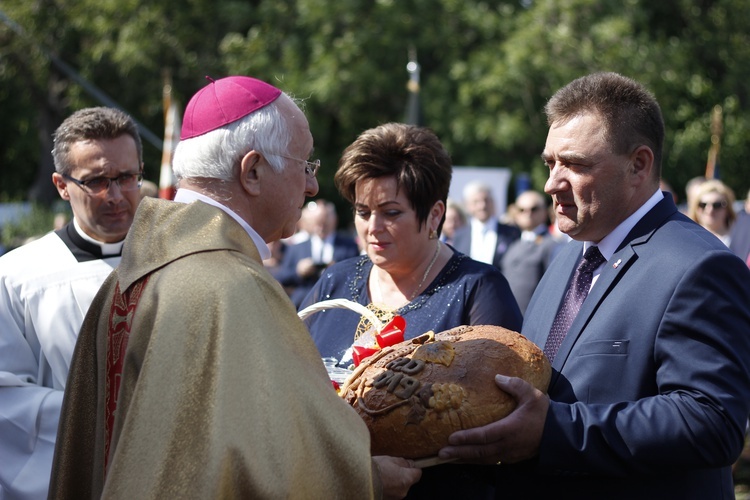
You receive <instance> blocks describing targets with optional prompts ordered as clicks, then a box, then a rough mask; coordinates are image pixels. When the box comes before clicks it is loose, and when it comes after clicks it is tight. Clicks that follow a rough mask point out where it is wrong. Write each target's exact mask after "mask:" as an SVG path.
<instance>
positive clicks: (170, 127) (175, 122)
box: [159, 73, 180, 200]
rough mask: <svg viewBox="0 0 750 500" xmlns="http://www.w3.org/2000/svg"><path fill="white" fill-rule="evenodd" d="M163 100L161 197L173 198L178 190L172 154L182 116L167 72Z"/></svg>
mask: <svg viewBox="0 0 750 500" xmlns="http://www.w3.org/2000/svg"><path fill="white" fill-rule="evenodd" d="M162 102H163V106H164V142H163V144H164V146H163V147H162V152H161V171H160V173H159V198H163V199H165V200H172V199H174V195H175V192H176V191H177V189H176V184H177V180H176V179H175V176H174V173H173V172H172V156H173V154H174V148H175V146H177V142H178V140H179V139H178V135H177V131H178V130H179V128H180V125H179V122H180V117H179V112H178V111H177V104H176V103H175V102H174V101H173V100H172V78H171V76H170V75H169V73H165V75H164V86H163V90H162Z"/></svg>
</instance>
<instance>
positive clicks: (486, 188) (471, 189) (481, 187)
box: [462, 181, 494, 200]
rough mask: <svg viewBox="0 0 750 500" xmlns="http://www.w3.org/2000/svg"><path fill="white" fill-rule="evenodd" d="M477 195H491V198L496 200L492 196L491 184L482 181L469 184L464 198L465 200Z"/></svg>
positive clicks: (466, 186) (465, 187)
mask: <svg viewBox="0 0 750 500" xmlns="http://www.w3.org/2000/svg"><path fill="white" fill-rule="evenodd" d="M477 193H485V194H488V195H490V198H494V197H493V196H492V188H491V187H490V185H489V184H487V183H485V182H482V181H470V182H468V183H467V184H466V185H465V186H464V189H463V192H462V194H463V197H464V200H466V199H468V198H470V197H471V196H472V195H474V194H477Z"/></svg>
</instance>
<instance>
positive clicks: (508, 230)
mask: <svg viewBox="0 0 750 500" xmlns="http://www.w3.org/2000/svg"><path fill="white" fill-rule="evenodd" d="M496 231H497V246H496V247H495V255H494V257H493V258H492V265H493V266H495V267H497V268H498V269H499V268H500V262H501V261H502V259H503V255H505V252H506V251H507V250H508V247H509V246H510V244H511V243H513V242H514V241H516V240H517V239H518V238H520V237H521V230H520V229H518V228H517V227H516V226H509V225H507V224H503V223H501V222H498V223H497V228H496ZM451 246H452V247H453V248H455V249H456V250H458V251H459V252H461V253H463V254H466V255H469V256H471V224H466V225H465V226H462V227H460V228H458V229H456V233H455V234H454V235H453V242H452V243H451Z"/></svg>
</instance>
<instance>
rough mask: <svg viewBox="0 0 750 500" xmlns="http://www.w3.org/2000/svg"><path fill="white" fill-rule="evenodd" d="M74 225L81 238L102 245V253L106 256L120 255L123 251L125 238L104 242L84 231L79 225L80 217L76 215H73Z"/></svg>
mask: <svg viewBox="0 0 750 500" xmlns="http://www.w3.org/2000/svg"><path fill="white" fill-rule="evenodd" d="M73 227H74V228H75V230H76V233H78V235H79V236H80V237H81V238H83V239H84V240H86V241H88V242H89V243H93V244H94V245H96V246H98V247H100V248H101V249H102V255H103V256H104V257H107V256H109V255H120V254H121V253H122V245H123V243H125V238H123V239H122V240H120V241H118V242H116V243H104V242H103V241H98V240H95V239H94V238H92V237H91V236H89V235H88V234H86V233H84V232H83V229H81V226H79V225H78V219H76V218H75V216H74V217H73Z"/></svg>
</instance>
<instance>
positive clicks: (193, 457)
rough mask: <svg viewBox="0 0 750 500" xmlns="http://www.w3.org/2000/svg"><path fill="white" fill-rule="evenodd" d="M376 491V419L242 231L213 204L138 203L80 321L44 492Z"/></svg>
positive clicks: (303, 494) (308, 494) (226, 494)
mask: <svg viewBox="0 0 750 500" xmlns="http://www.w3.org/2000/svg"><path fill="white" fill-rule="evenodd" d="M106 450H108V451H106ZM105 469H106V476H105ZM375 476H377V474H375ZM379 489H380V481H379V477H375V478H373V468H372V465H371V458H370V441H369V434H368V431H367V428H366V427H365V425H364V423H363V422H362V420H361V419H360V417H359V416H358V415H357V414H356V413H355V412H354V410H353V409H352V408H350V407H349V406H348V405H347V404H346V403H345V402H344V401H343V400H341V399H340V398H339V397H338V396H337V395H336V392H335V391H334V389H333V388H332V386H331V382H330V380H329V378H328V376H327V373H326V371H325V368H324V366H323V364H322V362H321V359H320V357H319V354H318V351H317V349H316V348H315V345H314V344H313V342H312V340H311V338H310V335H309V334H308V332H307V330H306V329H305V327H304V325H303V324H302V322H301V321H300V320H299V319H298V317H297V315H296V311H295V309H294V306H293V305H292V303H291V302H290V300H289V299H288V297H287V295H286V294H285V293H284V291H283V289H282V288H281V286H280V285H279V284H278V283H277V282H276V281H275V280H274V279H273V277H271V275H270V274H269V273H268V272H267V271H266V270H265V268H264V267H263V264H262V262H261V259H260V256H259V254H258V251H257V249H256V247H255V246H254V245H253V243H252V240H251V238H250V237H249V236H248V234H247V233H246V232H245V231H244V230H243V229H242V227H241V226H240V225H239V224H237V222H235V221H234V220H233V219H232V218H231V217H229V216H228V215H227V214H225V213H224V212H223V211H221V210H219V209H217V208H215V207H212V206H209V205H207V204H204V203H201V202H195V203H192V204H190V205H184V204H181V203H175V202H168V201H164V200H157V199H153V198H146V199H144V200H143V202H141V205H140V207H139V209H138V212H137V215H136V218H135V221H134V223H133V226H132V228H131V231H130V233H129V234H128V237H127V239H126V241H125V247H124V251H123V257H122V262H121V264H120V266H119V267H118V268H117V269H116V270H115V271H114V272H113V273H112V274H111V275H110V277H109V278H108V279H107V281H105V283H104V285H103V287H102V289H101V290H100V292H99V294H98V295H97V297H96V299H95V300H94V303H93V304H92V306H91V308H90V309H89V314H88V316H87V317H86V320H85V321H84V324H83V327H82V330H81V334H80V337H79V341H78V344H77V347H76V351H75V354H74V357H73V362H72V366H71V370H70V376H69V378H68V384H67V388H66V391H65V400H64V403H63V410H62V417H61V421H60V430H59V434H58V441H57V447H56V450H55V461H54V466H53V472H52V483H51V486H50V497H51V498H71V499H73V498H74V499H76V500H80V499H84V498H99V497H100V496H102V495H103V496H104V497H106V498H126V499H147V498H160V499H163V498H181V499H182V498H196V499H207V498H273V499H277V498H336V497H340V498H358V499H359V498H372V497H374V496H377V494H378V493H379V492H377V490H379Z"/></svg>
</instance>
